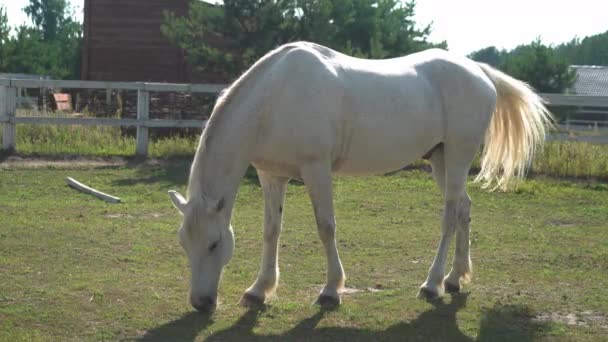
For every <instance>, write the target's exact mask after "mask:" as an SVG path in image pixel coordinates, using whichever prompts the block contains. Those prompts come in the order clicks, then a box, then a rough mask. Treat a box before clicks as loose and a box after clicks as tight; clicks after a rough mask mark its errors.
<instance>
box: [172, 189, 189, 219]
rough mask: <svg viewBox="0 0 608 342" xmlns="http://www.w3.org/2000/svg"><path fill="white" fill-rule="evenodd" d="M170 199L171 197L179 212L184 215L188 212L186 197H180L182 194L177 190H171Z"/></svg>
mask: <svg viewBox="0 0 608 342" xmlns="http://www.w3.org/2000/svg"><path fill="white" fill-rule="evenodd" d="M169 197H171V201H173V205H174V206H175V207H176V208H177V210H179V212H180V213H182V214H183V213H184V211H185V210H186V204H187V202H186V199H185V198H184V196H182V195H180V193H179V192H177V191H175V190H169Z"/></svg>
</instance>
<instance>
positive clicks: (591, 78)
mask: <svg viewBox="0 0 608 342" xmlns="http://www.w3.org/2000/svg"><path fill="white" fill-rule="evenodd" d="M571 68H572V69H574V70H576V74H577V78H576V82H575V83H574V86H573V87H572V90H571V91H572V92H573V93H575V94H577V95H590V96H608V66H596V65H573V66H571Z"/></svg>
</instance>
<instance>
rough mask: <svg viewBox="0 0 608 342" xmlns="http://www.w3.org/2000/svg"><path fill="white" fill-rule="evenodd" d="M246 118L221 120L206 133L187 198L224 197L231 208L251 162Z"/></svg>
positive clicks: (249, 127) (196, 158)
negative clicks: (200, 196)
mask: <svg viewBox="0 0 608 342" xmlns="http://www.w3.org/2000/svg"><path fill="white" fill-rule="evenodd" d="M225 114H228V113H225ZM233 114H236V113H233ZM249 119H250V118H232V117H224V118H222V122H219V123H217V124H215V125H213V126H212V127H210V128H212V131H211V132H205V134H204V135H203V138H201V142H200V144H199V147H198V150H197V152H196V155H195V157H194V162H193V164H192V169H191V171H190V181H189V185H188V193H189V195H190V196H198V195H204V196H207V197H211V198H213V199H215V200H219V199H222V198H223V199H225V200H226V201H227V202H228V203H227V204H229V206H232V202H233V200H234V197H235V196H236V192H237V190H238V186H239V184H240V181H241V178H242V177H243V175H244V173H245V171H246V169H247V166H248V165H249V163H250V152H251V148H252V145H253V144H252V141H250V140H251V139H253V138H254V137H253V133H254V132H251V125H248V124H246V121H249Z"/></svg>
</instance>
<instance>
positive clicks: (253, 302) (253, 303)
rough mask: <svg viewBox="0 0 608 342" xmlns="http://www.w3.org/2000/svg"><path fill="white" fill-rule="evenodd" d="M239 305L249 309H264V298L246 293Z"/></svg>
mask: <svg viewBox="0 0 608 342" xmlns="http://www.w3.org/2000/svg"><path fill="white" fill-rule="evenodd" d="M239 305H240V306H242V307H246V308H249V309H257V308H262V307H264V298H260V297H258V296H255V295H252V294H250V293H245V294H244V295H243V297H242V298H241V300H240V301H239Z"/></svg>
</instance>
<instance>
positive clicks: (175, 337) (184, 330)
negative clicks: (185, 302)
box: [138, 311, 213, 341]
mask: <svg viewBox="0 0 608 342" xmlns="http://www.w3.org/2000/svg"><path fill="white" fill-rule="evenodd" d="M212 323H213V319H212V317H211V315H210V314H201V313H199V312H196V311H191V312H189V313H187V314H185V315H183V316H182V317H180V318H178V319H176V320H174V321H172V322H168V323H165V324H163V325H161V326H158V327H156V328H154V329H152V330H149V331H147V332H146V334H145V335H144V336H142V337H141V338H139V339H138V340H139V341H194V340H195V339H196V336H198V334H199V333H200V332H201V331H202V330H203V329H205V328H206V327H208V326H209V325H211V324H212Z"/></svg>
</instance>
